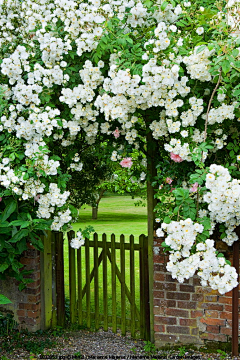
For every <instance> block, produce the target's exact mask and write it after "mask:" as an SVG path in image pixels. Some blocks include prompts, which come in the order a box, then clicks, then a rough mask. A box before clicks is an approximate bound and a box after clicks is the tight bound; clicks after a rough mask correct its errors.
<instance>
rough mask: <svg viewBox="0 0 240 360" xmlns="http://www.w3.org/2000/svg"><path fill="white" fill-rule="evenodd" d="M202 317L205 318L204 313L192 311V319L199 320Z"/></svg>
mask: <svg viewBox="0 0 240 360" xmlns="http://www.w3.org/2000/svg"><path fill="white" fill-rule="evenodd" d="M202 316H203V311H200V310H195V311H191V318H197V317H202Z"/></svg>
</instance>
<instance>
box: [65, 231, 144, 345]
mask: <svg viewBox="0 0 240 360" xmlns="http://www.w3.org/2000/svg"><path fill="white" fill-rule="evenodd" d="M73 237H75V233H74V231H70V232H69V233H68V241H69V249H68V250H69V295H70V321H71V323H78V324H79V325H85V326H86V327H87V328H90V327H92V326H94V327H95V329H96V330H98V329H99V327H100V326H102V327H103V329H104V330H105V331H107V330H108V328H109V327H111V328H112V331H113V332H115V333H116V332H117V330H118V329H121V333H122V335H125V334H126V332H127V331H129V332H130V333H131V336H132V337H136V335H137V334H138V336H139V335H140V337H141V338H144V339H145V340H149V339H150V322H149V275H148V251H147V246H148V245H147V237H146V236H145V235H140V237H139V241H138V242H136V241H135V240H134V237H133V235H131V236H130V238H129V241H128V239H127V240H125V237H124V235H121V236H120V241H117V240H116V237H115V235H114V234H112V235H111V240H110V241H107V237H106V235H105V234H103V235H102V239H101V240H99V237H98V234H96V233H95V234H94V236H93V240H89V239H86V241H85V245H84V246H82V247H81V248H80V249H78V250H75V249H73V248H71V246H70V241H71V239H72V238H73Z"/></svg>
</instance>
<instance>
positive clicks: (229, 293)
mask: <svg viewBox="0 0 240 360" xmlns="http://www.w3.org/2000/svg"><path fill="white" fill-rule="evenodd" d="M224 296H226V297H232V291H229V292H227V293H225V294H224Z"/></svg>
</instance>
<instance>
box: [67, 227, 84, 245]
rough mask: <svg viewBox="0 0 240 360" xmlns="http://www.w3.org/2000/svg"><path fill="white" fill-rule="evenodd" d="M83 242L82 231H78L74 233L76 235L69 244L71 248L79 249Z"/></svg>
mask: <svg viewBox="0 0 240 360" xmlns="http://www.w3.org/2000/svg"><path fill="white" fill-rule="evenodd" d="M84 243H85V240H84V238H83V236H82V233H81V231H78V232H77V233H76V237H75V238H73V239H72V240H71V242H70V246H71V247H72V248H73V249H79V248H80V247H81V246H83V245H84Z"/></svg>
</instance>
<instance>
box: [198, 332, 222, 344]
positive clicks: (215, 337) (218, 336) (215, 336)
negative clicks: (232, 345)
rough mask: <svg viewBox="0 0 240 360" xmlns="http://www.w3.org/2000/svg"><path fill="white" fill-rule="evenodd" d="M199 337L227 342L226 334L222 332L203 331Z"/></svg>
mask: <svg viewBox="0 0 240 360" xmlns="http://www.w3.org/2000/svg"><path fill="white" fill-rule="evenodd" d="M200 337H201V339H206V340H212V341H221V342H227V336H226V335H223V334H211V333H204V334H201V335H200Z"/></svg>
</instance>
